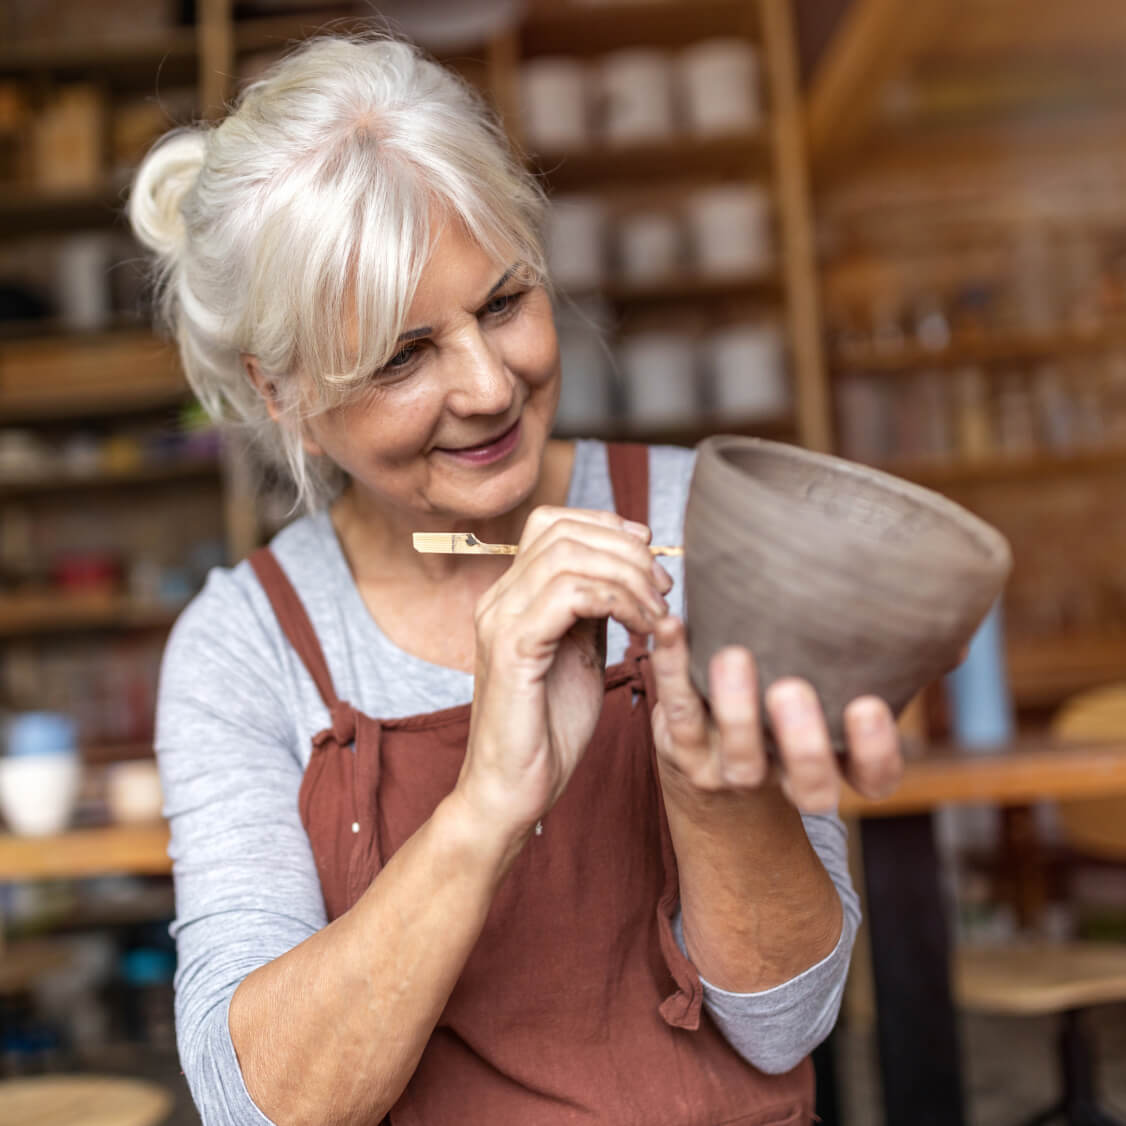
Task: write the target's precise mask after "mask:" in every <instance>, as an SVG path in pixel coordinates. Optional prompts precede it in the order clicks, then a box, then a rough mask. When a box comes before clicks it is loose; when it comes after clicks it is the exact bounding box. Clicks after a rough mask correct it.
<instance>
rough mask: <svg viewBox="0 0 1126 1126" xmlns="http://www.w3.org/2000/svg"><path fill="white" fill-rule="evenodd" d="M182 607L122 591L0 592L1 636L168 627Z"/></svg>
mask: <svg viewBox="0 0 1126 1126" xmlns="http://www.w3.org/2000/svg"><path fill="white" fill-rule="evenodd" d="M182 609H183V607H182V606H175V607H172V606H160V605H148V604H145V603H139V602H137V601H136V600H135V599H132V598H129V597H128V596H127V595H120V594H64V593H60V592H58V591H48V592H44V593H31V592H27V593H22V594H4V595H0V638H9V637H28V636H33V635H35V634H40V633H67V632H72V631H76V630H102V629H119V630H120V629H167V628H168V627H170V626H171V625H172V623H173V622H174V621H175V620H176V617H177V615H178V614H179V613H180V611H181V610H182Z"/></svg>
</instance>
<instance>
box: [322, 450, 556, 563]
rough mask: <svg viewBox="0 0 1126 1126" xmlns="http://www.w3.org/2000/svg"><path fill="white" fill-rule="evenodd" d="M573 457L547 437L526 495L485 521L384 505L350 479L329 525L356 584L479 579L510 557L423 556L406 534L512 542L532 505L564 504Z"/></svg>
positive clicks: (507, 561) (518, 534)
mask: <svg viewBox="0 0 1126 1126" xmlns="http://www.w3.org/2000/svg"><path fill="white" fill-rule="evenodd" d="M573 461H574V446H573V445H572V444H571V443H569V442H555V441H552V442H549V443H548V445H547V448H546V449H545V451H544V457H543V462H542V465H541V467H540V477H539V481H538V482H537V485H536V487H535V489H534V490H533V491H532V493H531V495H529V496H528V497H527V498H526V499H525V500H524V501H522V502H521V503H520V504H518V505H517V506H516V507H515V508H513V509H511V510H510V511H508V512H504V513H500V514H498V515H497V516H493V517H490V518H488V519H485V520H464V519H458V518H457V517H450V516H434V515H431V514H420V513H417V512H414V511H413V510H411V509H409V508H402V509H399V508H389V507H387V506H385V505H381V504H380V503H379V502H378V500H377V498H375V497H373V496H371V494H369V493H366V492H365V491H363V490H361V489H357V488H356V487H355V485H354V484H353V485H349V486H348V487H347V488H346V489H345V490H344V492H343V493H342V494H341V495H340V497H339V499H338V500H337V501H336V502H335V504H333V506H332V511H331V517H332V522H333V526H334V527H335V528H336V534H337V536H338V537H339V539H340V543H341V545H342V547H343V549H344V554H345V556H346V557H347V560H348V564H349V566H350V567H351V569H352V574H353V576H354V577H355V579H356V582H357V583H358V584H361V585H362V584H363V583H364V581H365V580H369V579H370V580H377V581H379V582H386V581H387V580H388V579H395V580H402V579H406V578H410V579H415V580H418V579H422V580H425V581H433V582H439V581H444V580H446V579H448V578H450V577H451V576H455V575H459V574H462V573H474V574H477V575H480V576H481V577H483V578H484V577H485V572H486V571H488V572H489V574H490V575H492V574H493V572H494V571H502V570H504V569H506V568H507V567H508V565H509V563H510V562H511V557H487V558H481V557H478V556H464V555H424V554H420V553H419V552H417V551H415V550H414V548H413V546H412V545H411V533H412V532H430V531H457V532H472V533H473V535H475V536H476V537H477V538H478V539H479V540H481V541H483V542H484V543H517V542H518V541H519V538H520V535H521V533H522V532H523V529H524V524H525V522H526V521H527V519H528V516H529V514H530V513H531V511H532V509H534V508H536V507H538V506H539V505H542V504H552V505H562V504H565V503H566V498H567V493H568V489H569V485H570V480H571V467H572V464H573ZM489 581H490V582H491V581H492V578H490V579H489Z"/></svg>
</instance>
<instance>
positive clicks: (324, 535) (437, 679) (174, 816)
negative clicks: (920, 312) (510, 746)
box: [156, 442, 859, 1126]
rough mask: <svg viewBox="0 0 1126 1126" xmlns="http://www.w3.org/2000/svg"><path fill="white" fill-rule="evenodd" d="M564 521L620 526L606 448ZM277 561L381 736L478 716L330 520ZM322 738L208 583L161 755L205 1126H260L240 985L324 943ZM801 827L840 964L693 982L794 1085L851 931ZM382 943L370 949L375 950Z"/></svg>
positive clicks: (259, 612) (255, 639) (828, 843)
mask: <svg viewBox="0 0 1126 1126" xmlns="http://www.w3.org/2000/svg"><path fill="white" fill-rule="evenodd" d="M692 464H693V454H692V452H691V451H688V450H682V449H675V448H655V449H653V450H652V451H651V454H650V525H651V526H652V528H653V538H654V542H656V543H680V542H682V537H683V518H684V507H685V503H686V500H687V495H688V485H689V480H690V477H691V472H692ZM568 504H569V505H571V506H572V507H578V508H593V509H604V510H610V509H612V508H613V493H612V489H611V486H610V479H609V472H608V468H607V462H606V451H605V447H604V446H603V445H602V444H601V443H598V442H579V443H578V445H577V450H576V456H575V466H574V472H573V475H572V480H571V486H570V493H569V497H568ZM272 547H273V550H274V552H275V554H276V555H277V557H278V560H279V562H280V563H281V565H282V567H283V568H284V569H285V571H286V573H287V575H288V576H289V578H290V580H291V581H292V582H293V584H294V586H295V587H296V589H297V592H298V594H299V595H300V597H301V599H302V601H303V602H304V604H305V607H306V610H307V611H308V613H309V616H310V618H311V620H312V622H313V626H314V628H315V630H316V632H317V635H318V637H319V639H320V642H321V645H322V647H323V649H324V652H325V657H326V659H327V661H328V666H329V670H330V672H331V674H332V677H333V681H334V683H335V686H336V689H337V693H338V694H339V696H340V697H341V698H342V699H346V700H349V701H350V702H351V703H353V704H354V705H355V706H356V707H357V708H359V709H360V710H361V711H364V712H366V713H367V714H369V715H372V716H378V717H380V718H395V717H400V716H407V715H413V714H416V713H419V712H430V711H437V710H440V709H443V708H448V707H452V706H455V705H459V704H465V703H468V702H469V701H470V700H471V699H472V695H473V678H472V676H471V675H469V674H468V673H463V672H459V671H457V670H454V669H448V668H443V667H440V666H437V665H432V664H430V663H428V662H426V661H423V660H421V659H419V658H417V657H414V656H412V655H410V654H408V653H404V652H403V651H402V650H400V649H398V648H397V647H396V646H395V645H393V644H392V643H391V641H389V640H388V639H387V638H386V637H385V636H384V635H383V633H382V632H381V631H380V629H379V627H378V625H377V624H376V622H375V620H374V619H373V618H372V616H371V614H370V613H369V612H368V610H367V608H366V607H365V605H364V603H363V601H362V599H361V597H360V594H359V592H358V590H357V589H356V585H355V583H354V582H353V580H352V576H351V572H350V571H349V568H348V564H347V561H346V560H345V557H344V555H343V552H342V551H341V548H340V544H339V541H338V540H337V538H336V534H335V532H334V530H333V526H332V523H331V521H330V519H329V517H328V515H327V513H323V512H322V513H318V514H316V515H313V516H308V517H305V518H302V519H300V520H297V521H296V522H295V523H293V524H291V525H289V527H287V528H285V529H284V530H283V531H282V532H280V533H279V534H278V536H277V537H276V538H275V540H274V541H273V544H272ZM665 565H666V567H667V569H668V570H669V572H670V574H671V575H672V576H673V579H674V580H675V584H676V585H675V586H674V588H673V591H672V592H671V593H670V595H669V596H668V601H669V605H670V607H671V608H672V610H673V612H676V613H682V612H683V597H684V596H683V564H682V563H681V561H679V560H669V561H666V564H665ZM626 645H627V636H626V633H625V630H624V629H622V627H621V626H619V625H618V624H617V623H616V622H611V623H610V631H609V639H608V649H609V652H608V660H609V661H610V663H613V662H615V661H619V660H621V658H622V656H623V655H624V653H625V649H626ZM328 724H329V717H328V712H327V710H326V708H325V706H324V704H323V703H322V702H321V699H320V696H319V695H318V693H317V689H316V687H315V685H314V684H313V682H312V679H311V678H310V677H309V675H308V673H307V672H306V670H305V668H304V666H303V665H302V663H301V661H300V659H299V658H298V656H297V654H296V653H295V652H294V650H293V649H292V648H291V647H290V645H289V643H288V642H287V641H286V639H285V637H284V636H283V634H282V632H281V629H280V627H279V625H278V623H277V620H276V618H275V617H274V613H273V610H272V609H271V607H270V604H269V602H268V600H267V598H266V595H265V592H264V591H263V590H262V588H261V586H260V585H259V583H258V581H257V579H256V578H255V576H254V573H253V571H252V570H251V568H250V566H249V564H247V563H245V562H244V563H241V564H239V565H238V566H237V567H235V568H233V569H230V570H228V569H216V570H215V571H213V572H212V573H211V575H210V576H209V578H208V581H207V584H206V587H205V588H204V590H203V591H202V592H201V593H200V594H199V595H198V596H197V597H196V598H195V599H194V600H193V602H192V603H191V605H190V606H189V607H188V608H187V609H186V610H185V611H184V613H183V614H182V615H181V617H180V619H179V621H178V622H177V624H176V627H175V629H174V630H173V632H172V635H171V637H170V639H169V643H168V647H167V650H166V652H165V657H164V663H163V668H162V673H161V683H160V696H159V704H158V714H157V738H156V749H157V760H158V763H159V765H160V771H161V779H162V782H163V785H164V793H165V812H166V814H167V816H168V818H169V821H170V823H171V828H172V843H171V847H170V852H171V856H172V860H173V865H174V867H173V871H174V877H175V886H176V920H175V922H174V924H173V928H172V932H173V934H174V936H175V938H176V943H177V951H178V956H179V968H178V971H177V975H176V1025H177V1038H178V1041H179V1047H180V1056H181V1061H182V1064H183V1068H184V1073H185V1075H186V1076H187V1079H188V1083H189V1085H190V1087H191V1090H192V1093H193V1095H194V1097H195V1101H196V1104H197V1106H198V1107H199V1110H200V1113H201V1115H202V1118H203V1122H204V1123H205V1126H262V1124H263V1123H268V1122H269V1119H268V1118H266V1116H265V1115H264V1114H263V1113H262V1112H261V1111H260V1110H259V1109H258V1108H257V1107H256V1106H255V1104H254V1103H253V1101H252V1100H251V1098H250V1096H249V1094H248V1093H247V1090H246V1086H245V1084H244V1082H243V1079H242V1074H241V1071H240V1069H239V1065H238V1060H237V1058H236V1056H235V1052H234V1048H233V1045H232V1043H231V1037H230V1032H229V1030H228V1025H227V1011H228V1007H229V1004H230V1000H231V997H232V995H233V994H234V991H235V989H236V988H237V986H238V984H239V983H240V982H241V981H242V980H243V978H245V977H246V976H247V974H249V973H250V972H251V971H253V970H255V969H257V968H258V967H259V966H262V965H265V964H266V963H268V962H270V961H272V960H273V959H274V958H277V957H278V956H279V955H281V954H284V953H285V952H286V951H287V950H290V949H291V948H292V947H294V946H296V945H297V944H298V943H300V942H301V941H303V940H304V939H306V938H308V937H309V936H310V935H311V934H313V933H315V932H316V931H317V930H319V929H320V928H321V927H323V926H324V925H325V922H326V919H325V913H324V904H323V901H322V897H321V891H320V885H319V883H318V880H317V872H316V867H315V865H314V862H313V857H312V853H311V850H310V847H309V841H308V838H307V837H306V835H305V831H304V829H303V827H302V825H301V820H300V816H299V814H298V808H297V793H298V789H299V787H300V785H301V779H302V774H303V772H304V770H305V767H306V765H307V763H308V761H309V755H310V751H311V739H312V736H313V735H314V734H315V733H316V732H318V731H320V730H322V729H323V728H324V727H326V726H328ZM803 820H804V824H805V828H806V832H807V834H808V836H809V838H810V841H811V842H812V844H813V847H814V848H815V850H816V851H817V854H818V856H819V857H820V858H821V861H822V863H823V864H824V865H825V868H826V869H827V871H828V873H829V875H830V876H831V878H832V880H833V882H834V884H835V885H836V887H837V890H838V892H839V893H840V896H841V900H842V903H843V906H844V918H845V923H844V930H843V933H842V935H841V938H840V941H839V942H838V944H837V946H836V949H835V950H833V952H832V953H831V954H830V955H829V956H828V957H827V958H825V959H824V960H823V961H821V962H819V963H818V964H817V965H815V966H813V967H811V968H810V969H808V970H807V971H805V972H804V973H802V974H801V975H799V976H798V977H796V978H794V979H793V980H792V981H789V982H786V983H784V984H782V985H779V986H776V987H775V988H773V989H769V990H766V991H764V992H761V993H753V994H735V993H728V992H725V991H724V990H721V989H718V988H715V987H714V986H711V985H710V984H709V983H707V982H704V991H705V1004H706V1006H707V1009H708V1011H709V1012H710V1014H711V1016H712V1018H713V1019H714V1020H715V1022H716V1024H717V1025H718V1027H719V1028H720V1029H721V1030H722V1032H723V1033H724V1035H725V1036H726V1037H727V1039H728V1041H729V1042H730V1043H731V1044H732V1045H733V1046H734V1047H735V1049H736V1050H737V1051H739V1052H740V1053H741V1054H742V1055H743V1057H744V1058H746V1059H747V1060H749V1061H750V1062H751V1063H753V1064H754V1065H755V1066H757V1067H759V1068H760V1069H762V1070H763V1071H767V1072H780V1071H786V1070H788V1069H789V1068H791V1067H793V1066H794V1065H795V1064H796V1063H797V1062H798V1061H799V1060H800V1059H802V1058H803V1057H804V1056H805V1055H807V1054H808V1053H809V1051H811V1050H812V1049H813V1048H814V1047H815V1046H816V1045H817V1044H818V1043H819V1042H820V1041H821V1040H822V1039H824V1037H825V1036H826V1035H827V1034H828V1032H829V1031H830V1029H831V1028H832V1025H833V1023H834V1021H835V1020H836V1016H837V1011H838V1009H839V1006H840V999H841V993H842V991H843V987H844V980H845V976H846V973H847V970H848V960H849V956H850V953H851V950H852V943H853V940H854V938H855V935H856V927H857V924H858V921H859V908H858V905H857V898H856V895H855V893H854V892H853V889H852V887H851V884H850V882H849V876H848V868H847V862H846V855H845V852H846V849H845V832H844V828H843V826H842V824H841V822H840V820H839V819H838V818H836V817H833V816H807V817H805V818H803ZM677 922H679V920H677ZM678 933H679V928H678ZM378 941H379V936H378V935H373V936H372V942H373V943H378ZM682 944H683V943H682ZM373 1050H376V1049H375V1048H374V1047H373Z"/></svg>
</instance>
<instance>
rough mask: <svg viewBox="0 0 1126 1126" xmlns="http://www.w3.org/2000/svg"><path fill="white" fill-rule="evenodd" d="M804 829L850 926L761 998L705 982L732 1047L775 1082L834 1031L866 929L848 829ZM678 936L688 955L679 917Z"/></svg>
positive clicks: (820, 817) (813, 817) (707, 999)
mask: <svg viewBox="0 0 1126 1126" xmlns="http://www.w3.org/2000/svg"><path fill="white" fill-rule="evenodd" d="M802 823H803V824H804V825H805V831H806V835H807V836H808V837H809V840H810V843H811V844H812V845H813V848H814V851H815V852H816V853H817V855H818V857H820V859H821V863H822V864H823V865H824V866H825V870H826V871H827V872H828V873H829V877H830V879H832V881H833V885H834V886H835V887H836V889H837V893H838V894H839V895H840V897H841V906H842V908H843V915H844V922H843V925H842V927H841V936H840V938H839V939H838V940H837V945H836V946H835V947H834V949H833V950H832V951H831V953H829V954H828V955H827V956H826V957H825V958H823V959H822V960H821V961H820V962H818V963H816V964H815V965H813V966H810V968H809V969H807V970H805V971H803V972H802V973H800V974H798V976H797V977H794V978H791V979H790V980H789V981H785V982H783V983H782V984H781V985H776V986H774V987H773V988H772V989H765V990H763V991H762V992H761V993H729V992H728V991H727V990H725V989H720V988H719V987H718V986H716V985H712V984H711V983H710V982H708V981H705V980H704V979H703V978H701V979H700V983H701V985H703V987H704V1005H705V1007H706V1008H707V1010H708V1013H709V1014H710V1015H711V1017H712V1020H714V1021H715V1023H716V1026H717V1027H718V1028H719V1030H720V1032H722V1033H723V1035H724V1037H725V1038H726V1040H727V1042H728V1043H729V1044H730V1045H731V1046H732V1047H733V1048H734V1049H735V1050H736V1051H737V1052H738V1053H739V1055H741V1056H742V1057H743V1059H745V1060H746V1061H747V1062H748V1063H750V1064H753V1065H754V1066H755V1067H757V1068H758V1069H759V1070H760V1071H764V1072H766V1073H767V1074H770V1075H778V1074H782V1073H783V1072H787V1071H790V1070H791V1069H792V1068H794V1067H796V1066H797V1065H798V1064H799V1063H800V1062H801V1061H802V1060H803V1059H804V1058H805V1057H806V1056H808V1055H809V1053H810V1052H812V1051H813V1049H814V1048H816V1047H817V1045H818V1044H820V1043H821V1042H822V1041H823V1040H824V1039H825V1038H826V1037H827V1036H828V1035H829V1033H830V1032H831V1031H832V1030H833V1025H834V1024H836V1021H837V1014H838V1013H839V1012H840V1007H841V998H842V997H843V995H844V987H845V980H846V978H847V977H848V967H849V961H850V959H851V957H852V947H853V943H854V942H855V941H856V931H857V928H858V927H859V926H860V903H859V899H858V897H857V895H856V891H855V890H854V889H853V886H852V880H851V879H850V877H849V873H848V856H847V834H846V830H845V827H844V823H843V822H842V821H841V819H840V818H839V817H837V816H835V815H833V814H805V815H803V816H802ZM673 928H674V932H675V934H676V940H677V942H678V943H679V944H680V948H681V950H684V951H685V954H687V950H685V944H684V929H683V925H682V920H681V917H680V915H679V914H677V916H676V918H675V919H674V921H673Z"/></svg>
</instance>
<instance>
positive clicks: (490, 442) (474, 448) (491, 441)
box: [439, 417, 520, 454]
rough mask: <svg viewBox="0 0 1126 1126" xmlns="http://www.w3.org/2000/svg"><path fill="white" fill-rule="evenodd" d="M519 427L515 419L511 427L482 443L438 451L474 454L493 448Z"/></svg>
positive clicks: (449, 447)
mask: <svg viewBox="0 0 1126 1126" xmlns="http://www.w3.org/2000/svg"><path fill="white" fill-rule="evenodd" d="M519 425H520V419H519V417H517V419H516V421H515V422H513V423H512V425H511V426H507V427H505V429H504V430H502V431H501V432H500V433H499V434H494V435H493V436H492V437H491V438H488V439H486V440H485V441H484V442H478V443H477V444H476V445H473V446H456V447H454V446H444V447H439V449H444V450H445V451H446V452H447V453H451V454H468V453H474V452H475V451H477V450H487V449H488V448H489V447H490V446H495V445H496V444H497V443H498V442H501V441H503V440H504V439H505V438H507V437H508V436H509V435H510V434H511V433H512V431H513V430H515V429H516V427H517V426H519Z"/></svg>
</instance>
